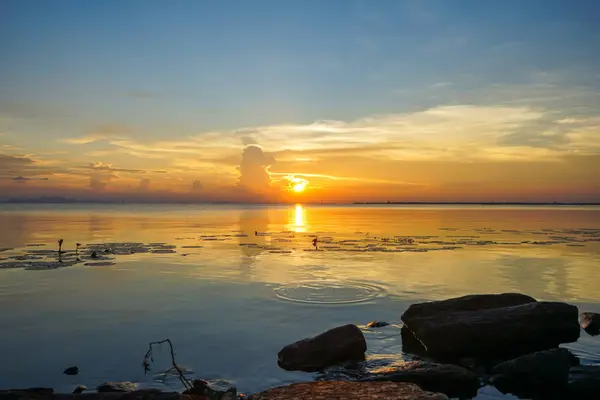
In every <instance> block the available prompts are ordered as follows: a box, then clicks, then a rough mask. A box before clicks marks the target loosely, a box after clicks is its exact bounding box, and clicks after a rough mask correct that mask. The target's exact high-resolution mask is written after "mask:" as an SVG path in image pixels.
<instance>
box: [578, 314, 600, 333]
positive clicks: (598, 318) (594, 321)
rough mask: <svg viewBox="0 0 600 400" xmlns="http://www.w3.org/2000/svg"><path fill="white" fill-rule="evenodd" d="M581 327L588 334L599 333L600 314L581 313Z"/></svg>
mask: <svg viewBox="0 0 600 400" xmlns="http://www.w3.org/2000/svg"><path fill="white" fill-rule="evenodd" d="M580 317H581V327H582V328H583V329H584V330H585V331H586V332H587V333H589V334H590V335H592V336H596V335H599V334H600V314H598V313H593V312H584V313H581V316H580Z"/></svg>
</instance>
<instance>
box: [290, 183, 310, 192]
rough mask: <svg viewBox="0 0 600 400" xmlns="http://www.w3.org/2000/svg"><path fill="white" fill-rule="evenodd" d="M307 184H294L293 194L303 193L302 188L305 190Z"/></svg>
mask: <svg viewBox="0 0 600 400" xmlns="http://www.w3.org/2000/svg"><path fill="white" fill-rule="evenodd" d="M306 185H307V182H300V183H296V184H294V188H293V190H294V192H296V193H299V192H303V191H304V188H306Z"/></svg>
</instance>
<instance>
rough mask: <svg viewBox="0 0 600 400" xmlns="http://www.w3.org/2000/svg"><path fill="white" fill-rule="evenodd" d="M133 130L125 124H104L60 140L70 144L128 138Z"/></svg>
mask: <svg viewBox="0 0 600 400" xmlns="http://www.w3.org/2000/svg"><path fill="white" fill-rule="evenodd" d="M132 132H133V128H132V127H131V126H129V125H124V124H103V125H100V126H98V127H96V128H95V129H93V130H92V131H91V132H89V133H88V134H86V135H84V136H80V137H73V138H63V139H60V140H59V141H60V142H63V143H69V144H89V143H94V142H98V141H100V140H110V139H121V138H126V137H127V136H129V135H130V134H131V133H132Z"/></svg>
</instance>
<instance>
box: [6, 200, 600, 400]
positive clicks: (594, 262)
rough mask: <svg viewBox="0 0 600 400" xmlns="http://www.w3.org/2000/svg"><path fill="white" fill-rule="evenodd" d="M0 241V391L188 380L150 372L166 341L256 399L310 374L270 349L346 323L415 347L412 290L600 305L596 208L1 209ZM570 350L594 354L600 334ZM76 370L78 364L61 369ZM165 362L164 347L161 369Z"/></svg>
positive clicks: (599, 358)
mask: <svg viewBox="0 0 600 400" xmlns="http://www.w3.org/2000/svg"><path fill="white" fill-rule="evenodd" d="M314 235H316V236H318V240H319V243H318V245H319V249H318V251H316V250H315V249H314V247H313V246H312V240H313V236H314ZM409 238H410V239H412V243H411V240H409ZM58 239H64V244H63V250H66V251H67V253H65V254H64V255H63V257H62V261H63V262H62V263H57V262H56V250H57V243H56V241H57V240H58ZM76 242H79V243H81V244H82V247H81V249H80V250H79V252H78V255H77V256H76V255H75V254H74V250H75V243H76ZM106 247H110V248H111V249H112V250H111V251H112V252H116V253H118V254H110V253H104V251H103V250H104V248H106ZM131 249H133V254H131V253H132V252H131ZM0 250H2V251H0V316H1V321H2V322H1V325H2V328H1V329H0V354H1V355H2V362H1V363H0V388H6V387H31V386H51V387H54V388H55V389H57V390H59V391H70V390H72V388H73V386H75V385H78V384H84V385H87V386H88V387H90V388H93V387H95V386H97V385H98V384H100V383H103V382H105V381H108V380H123V381H124V380H129V381H133V382H138V383H140V384H142V385H144V386H155V387H164V386H169V387H172V388H176V389H179V386H178V385H177V384H178V381H177V380H176V379H174V378H173V377H171V378H168V379H167V380H166V382H165V383H161V382H160V381H159V379H158V378H156V377H153V375H152V374H149V375H144V371H143V368H142V366H141V362H142V359H143V356H144V354H145V352H146V350H147V346H148V342H150V341H154V340H161V339H164V338H170V339H171V340H172V342H173V344H174V346H175V350H176V357H177V361H178V363H179V364H180V365H182V366H184V367H186V368H189V369H190V370H191V371H193V373H192V375H191V376H196V377H201V378H205V379H210V378H223V379H228V380H231V381H233V382H235V384H236V385H237V386H238V389H239V390H240V391H242V392H246V393H250V392H255V391H258V390H261V389H264V388H267V387H272V386H277V385H281V384H285V383H291V382H295V381H300V380H310V379H314V377H315V374H306V373H301V372H287V371H283V370H281V369H279V368H278V366H277V363H276V359H277V352H278V351H279V350H280V349H281V348H282V347H283V346H284V345H286V344H289V343H291V342H294V341H296V340H298V339H302V338H304V337H307V336H312V335H315V334H318V333H320V332H322V331H325V330H327V329H329V328H333V327H335V326H339V325H343V324H346V323H355V324H358V325H359V326H362V327H364V325H366V324H367V323H368V322H369V321H371V320H386V321H389V322H392V323H395V324H397V325H392V326H389V327H386V328H382V329H377V330H369V329H367V328H366V327H364V332H365V336H366V338H367V343H368V346H369V350H368V354H369V360H370V361H371V362H372V361H373V360H378V359H382V358H390V359H397V358H400V359H401V358H408V356H407V355H403V354H402V346H401V342H400V336H399V333H400V330H399V323H400V315H401V314H402V313H403V311H404V310H405V309H406V308H407V307H408V306H409V305H410V304H411V303H413V302H420V301H424V300H435V299H444V298H448V297H455V296H460V295H464V294H472V293H498V292H522V293H525V294H529V295H531V296H533V297H535V298H537V299H538V300H560V301H566V302H569V303H572V304H575V305H577V306H579V308H580V311H596V312H599V311H600V290H599V288H600V269H599V268H600V208H599V207H591V206H590V207H558V206H557V207H531V206H528V207H508V206H505V207H492V206H468V207H467V206H463V207H459V206H454V207H451V206H419V207H417V206H414V207H413V206H302V205H291V206H237V205H235V206H234V205H210V206H201V205H198V206H175V205H168V206H162V205H160V206H158V205H2V206H0ZM93 250H95V251H97V253H98V259H91V258H90V257H89V254H90V252H91V251H93ZM77 257H79V259H80V260H81V262H76V259H77ZM86 264H87V265H86ZM57 267H59V268H57ZM567 347H569V348H571V349H573V351H574V352H575V353H576V354H577V355H579V356H580V357H581V358H582V360H583V362H584V363H592V364H597V363H600V338H598V337H596V338H594V337H591V336H589V335H587V334H586V333H585V332H582V335H581V338H580V340H579V342H577V343H575V344H570V345H567ZM71 365H78V366H79V368H80V370H81V372H80V373H79V375H77V376H67V375H63V374H62V370H63V369H64V368H66V367H68V366H71ZM168 366H169V353H168V351H167V348H166V347H164V348H163V349H162V351H161V352H155V364H154V365H153V372H159V371H161V370H164V369H166V368H167V367H168ZM485 398H512V397H510V396H502V395H500V394H499V393H498V392H497V391H496V390H495V389H493V388H489V387H487V388H483V389H481V391H480V395H479V396H478V399H485Z"/></svg>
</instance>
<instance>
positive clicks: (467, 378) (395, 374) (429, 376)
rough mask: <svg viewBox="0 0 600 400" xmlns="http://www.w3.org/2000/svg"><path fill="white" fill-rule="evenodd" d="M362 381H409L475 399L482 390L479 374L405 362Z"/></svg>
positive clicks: (420, 385)
mask: <svg viewBox="0 0 600 400" xmlns="http://www.w3.org/2000/svg"><path fill="white" fill-rule="evenodd" d="M360 381H362V382H365V381H392V382H410V383H414V384H416V385H419V387H421V388H423V389H425V390H429V391H432V392H441V393H444V394H446V395H447V396H449V397H461V398H463V397H473V396H475V395H476V394H477V390H478V389H479V386H480V384H479V378H478V376H477V374H475V373H473V372H471V371H469V370H468V369H465V368H462V367H459V366H457V365H451V364H436V363H429V362H420V361H413V362H405V363H401V364H395V365H391V366H388V367H384V368H381V369H379V370H374V371H372V372H371V374H370V376H367V377H365V378H363V379H361V380H360Z"/></svg>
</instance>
